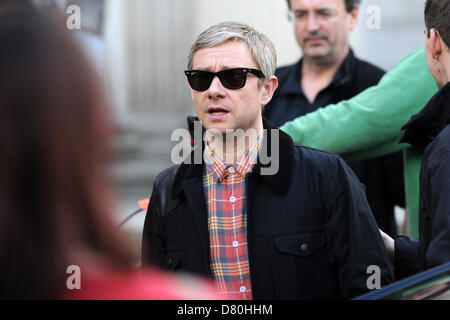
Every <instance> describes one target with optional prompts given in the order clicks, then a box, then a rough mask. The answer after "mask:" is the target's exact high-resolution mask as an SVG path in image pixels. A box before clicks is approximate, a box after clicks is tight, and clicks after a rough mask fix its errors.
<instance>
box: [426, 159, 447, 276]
mask: <svg viewBox="0 0 450 320" xmlns="http://www.w3.org/2000/svg"><path fill="white" fill-rule="evenodd" d="M430 166H431V167H430V169H428V172H426V173H425V174H426V175H427V176H428V179H427V184H428V186H427V188H429V189H430V190H429V194H430V197H429V198H428V199H425V201H427V202H428V203H427V207H428V208H430V212H429V214H430V224H431V239H430V245H429V247H428V250H427V252H426V253H425V263H426V267H427V268H432V267H436V266H438V265H441V264H443V263H446V262H449V261H450V151H447V152H446V153H444V154H442V155H441V157H440V158H439V159H436V161H433V162H430Z"/></svg>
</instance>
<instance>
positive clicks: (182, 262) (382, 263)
mask: <svg viewBox="0 0 450 320" xmlns="http://www.w3.org/2000/svg"><path fill="white" fill-rule="evenodd" d="M264 128H265V129H269V130H278V129H277V128H274V127H272V126H270V124H268V123H267V122H264ZM279 134H280V151H281V152H280V153H279V156H280V162H279V163H280V165H279V170H278V172H277V173H276V174H274V175H262V174H261V168H263V167H264V165H263V164H262V163H261V162H260V161H259V157H258V163H257V164H255V166H254V168H253V171H252V172H251V173H249V174H247V176H246V179H245V185H246V201H247V202H246V207H247V230H248V233H247V241H248V255H249V262H250V263H249V264H250V276H251V284H252V294H253V297H254V299H342V298H350V297H354V296H357V295H359V294H361V293H363V292H366V291H368V290H369V289H368V286H367V280H368V278H369V277H370V276H371V274H370V273H369V274H368V268H369V266H372V265H376V266H379V267H380V270H381V274H380V276H381V279H380V280H381V284H382V285H385V284H387V283H390V282H391V281H393V274H392V271H391V270H390V267H389V261H388V257H387V255H386V252H385V249H384V244H383V241H382V239H381V236H380V233H379V231H378V228H377V225H376V223H375V220H374V218H373V216H372V214H371V212H370V208H369V206H368V204H367V201H366V198H365V196H364V192H363V187H362V185H361V184H360V182H359V181H358V179H357V178H356V176H355V175H354V174H353V172H352V170H351V169H350V168H349V167H348V166H347V165H346V163H345V162H344V161H343V160H342V159H341V158H340V157H339V156H337V155H334V154H331V153H327V152H324V151H318V150H315V149H311V148H308V147H304V146H300V145H294V143H293V141H292V140H291V138H290V137H289V136H288V135H286V134H285V133H284V132H282V131H279ZM271 143H272V141H271V138H270V134H269V135H268V138H267V139H264V140H263V146H262V148H264V147H265V146H266V145H267V146H268V150H271V149H270V146H271ZM263 150H264V149H263ZM203 170H204V166H203V164H201V163H200V164H186V163H183V164H181V165H178V166H174V167H172V168H169V169H167V170H166V171H164V172H163V173H161V174H160V175H159V176H158V178H157V179H156V181H155V184H154V186H153V193H152V196H151V201H150V206H149V208H148V212H147V216H146V220H145V225H144V233H143V248H142V257H143V263H144V264H146V263H153V264H156V265H158V266H160V267H162V268H164V269H169V270H173V271H183V272H191V273H195V274H200V275H204V276H212V273H211V269H210V258H209V255H210V249H209V233H208V224H207V221H208V212H207V207H206V202H205V196H204V189H203V182H202V176H203ZM369 282H370V281H369Z"/></svg>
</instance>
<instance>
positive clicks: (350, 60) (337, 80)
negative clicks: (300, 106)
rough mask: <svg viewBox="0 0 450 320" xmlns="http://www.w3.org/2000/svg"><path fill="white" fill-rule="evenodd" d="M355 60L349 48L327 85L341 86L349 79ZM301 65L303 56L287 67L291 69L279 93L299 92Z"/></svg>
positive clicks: (296, 93)
mask: <svg viewBox="0 0 450 320" xmlns="http://www.w3.org/2000/svg"><path fill="white" fill-rule="evenodd" d="M355 61H356V58H355V55H354V53H353V50H352V49H351V48H350V50H349V52H348V54H347V56H346V57H345V59H344V61H343V62H342V64H341V66H340V67H339V69H338V71H337V72H336V74H335V75H334V77H333V80H332V81H331V83H330V85H329V86H341V85H343V84H345V83H347V82H348V81H350V79H351V78H352V75H353V68H354V66H355ZM302 66H303V58H301V59H300V60H299V61H298V62H297V63H296V64H294V65H292V66H290V67H289V69H291V71H289V73H288V78H287V81H286V84H285V85H284V86H281V87H280V88H279V89H278V90H279V91H280V94H282V95H289V94H295V95H298V94H299V91H298V87H299V84H300V82H301V77H302ZM300 90H301V92H302V93H303V90H302V88H300Z"/></svg>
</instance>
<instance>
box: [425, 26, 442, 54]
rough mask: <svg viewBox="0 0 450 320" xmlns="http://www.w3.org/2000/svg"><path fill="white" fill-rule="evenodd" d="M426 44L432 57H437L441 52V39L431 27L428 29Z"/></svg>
mask: <svg viewBox="0 0 450 320" xmlns="http://www.w3.org/2000/svg"><path fill="white" fill-rule="evenodd" d="M427 41H428V45H429V48H430V52H431V56H432V57H433V59H438V58H439V57H440V56H441V53H442V39H441V37H440V36H439V33H438V32H437V31H436V29H434V28H431V29H430V30H429V31H428V39H427Z"/></svg>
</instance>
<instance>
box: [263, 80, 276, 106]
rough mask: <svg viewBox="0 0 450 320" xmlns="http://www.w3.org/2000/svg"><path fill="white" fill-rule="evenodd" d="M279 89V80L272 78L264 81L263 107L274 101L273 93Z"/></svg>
mask: <svg viewBox="0 0 450 320" xmlns="http://www.w3.org/2000/svg"><path fill="white" fill-rule="evenodd" d="M277 88H278V78H277V77H275V76H271V77H270V78H269V79H266V80H264V83H263V85H262V88H261V107H263V106H265V105H266V104H268V103H269V102H270V100H272V97H273V93H274V92H275V90H276V89H277Z"/></svg>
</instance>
